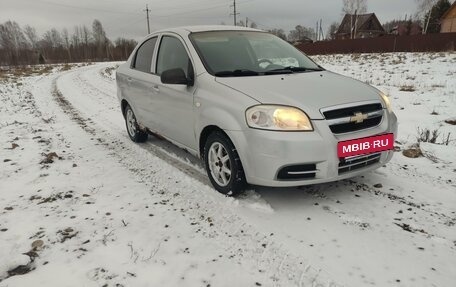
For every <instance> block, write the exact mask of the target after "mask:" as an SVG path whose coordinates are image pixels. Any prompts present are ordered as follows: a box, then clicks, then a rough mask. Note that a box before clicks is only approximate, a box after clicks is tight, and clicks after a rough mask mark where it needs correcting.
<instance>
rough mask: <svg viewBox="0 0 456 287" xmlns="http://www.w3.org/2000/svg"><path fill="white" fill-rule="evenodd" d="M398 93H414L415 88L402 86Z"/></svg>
mask: <svg viewBox="0 0 456 287" xmlns="http://www.w3.org/2000/svg"><path fill="white" fill-rule="evenodd" d="M399 91H401V92H414V91H416V88H415V87H414V86H407V85H406V86H402V87H401V88H400V89H399Z"/></svg>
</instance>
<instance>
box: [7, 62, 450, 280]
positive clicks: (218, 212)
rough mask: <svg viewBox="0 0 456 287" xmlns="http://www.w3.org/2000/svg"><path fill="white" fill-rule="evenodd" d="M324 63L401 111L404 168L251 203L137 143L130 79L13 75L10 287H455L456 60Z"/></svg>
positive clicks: (104, 73)
mask: <svg viewBox="0 0 456 287" xmlns="http://www.w3.org/2000/svg"><path fill="white" fill-rule="evenodd" d="M314 59H315V60H316V61H317V62H318V63H319V64H321V65H322V66H323V67H325V68H327V69H329V70H332V71H335V72H338V73H341V74H344V75H348V76H351V77H354V78H356V79H359V80H361V81H364V82H368V83H370V84H373V85H375V86H376V87H378V88H379V89H381V90H383V91H385V92H387V93H388V94H389V95H390V97H391V100H392V104H393V108H394V110H395V112H396V114H397V116H398V119H399V136H398V140H397V142H396V151H397V152H396V154H395V157H394V158H393V160H392V162H391V163H390V164H388V165H387V166H385V167H382V168H381V169H379V170H377V171H375V172H371V173H368V174H365V175H364V176H361V177H356V178H353V179H350V180H344V181H340V182H335V183H330V184H322V185H315V186H310V187H302V188H285V189H284V188H275V189H272V188H260V187H258V188H254V190H250V191H248V192H246V193H245V194H244V195H242V196H241V197H239V198H227V197H223V196H222V195H219V194H217V193H216V192H215V191H214V190H213V189H212V188H211V186H210V184H209V181H208V179H207V178H206V175H205V172H204V170H203V168H202V165H201V164H200V163H199V161H198V160H197V159H195V158H194V157H192V156H190V155H188V154H186V153H185V152H183V151H182V150H179V149H177V148H176V147H174V146H172V145H170V144H168V143H167V142H165V141H163V140H160V139H156V138H153V137H151V138H150V139H149V141H148V142H146V143H144V144H140V145H137V144H133V143H132V142H131V141H130V140H129V138H128V136H127V134H126V132H125V128H124V122H123V118H122V116H121V113H120V111H119V106H118V102H117V98H116V87H115V80H114V74H113V71H114V68H115V67H116V65H117V63H100V64H91V65H75V66H72V67H68V66H52V67H37V68H35V69H34V71H32V72H31V71H30V69H28V70H27V71H23V72H20V71H18V72H16V73H15V74H14V75H12V74H8V73H6V72H4V71H3V72H1V71H0V287H11V286H47V287H54V286H56V287H57V286H58V287H61V286H75V287H76V286H77V287H80V286H117V287H121V286H124V287H126V286H133V287H140V286H413V287H418V286H439V287H452V286H455V282H456V226H455V224H456V125H454V124H456V122H455V121H456V54H455V53H451V54H383V55H381V54H372V55H335V56H318V57H314ZM335 96H337V95H335ZM427 130H428V131H429V134H428V135H427V134H426V131H427ZM434 131H435V132H434ZM433 132H434V133H435V134H434V135H435V136H434V138H433ZM418 138H421V140H418ZM419 141H421V142H420V143H419ZM429 141H432V142H433V143H430V142H429ZM404 154H405V155H407V156H408V157H406V156H404ZM410 156H416V158H411V157H410Z"/></svg>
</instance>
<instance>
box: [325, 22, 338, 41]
mask: <svg viewBox="0 0 456 287" xmlns="http://www.w3.org/2000/svg"><path fill="white" fill-rule="evenodd" d="M339 26H340V24H339V23H338V22H333V23H331V25H330V26H329V28H328V33H327V39H336V33H337V30H338V29H339Z"/></svg>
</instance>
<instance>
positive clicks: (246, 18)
mask: <svg viewBox="0 0 456 287" xmlns="http://www.w3.org/2000/svg"><path fill="white" fill-rule="evenodd" d="M245 27H249V18H248V17H245Z"/></svg>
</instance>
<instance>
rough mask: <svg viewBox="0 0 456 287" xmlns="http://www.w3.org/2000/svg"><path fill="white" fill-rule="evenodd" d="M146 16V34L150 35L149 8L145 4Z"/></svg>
mask: <svg viewBox="0 0 456 287" xmlns="http://www.w3.org/2000/svg"><path fill="white" fill-rule="evenodd" d="M144 11H145V12H146V15H147V34H150V23H149V12H150V10H149V6H148V5H147V4H146V10H144Z"/></svg>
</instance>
